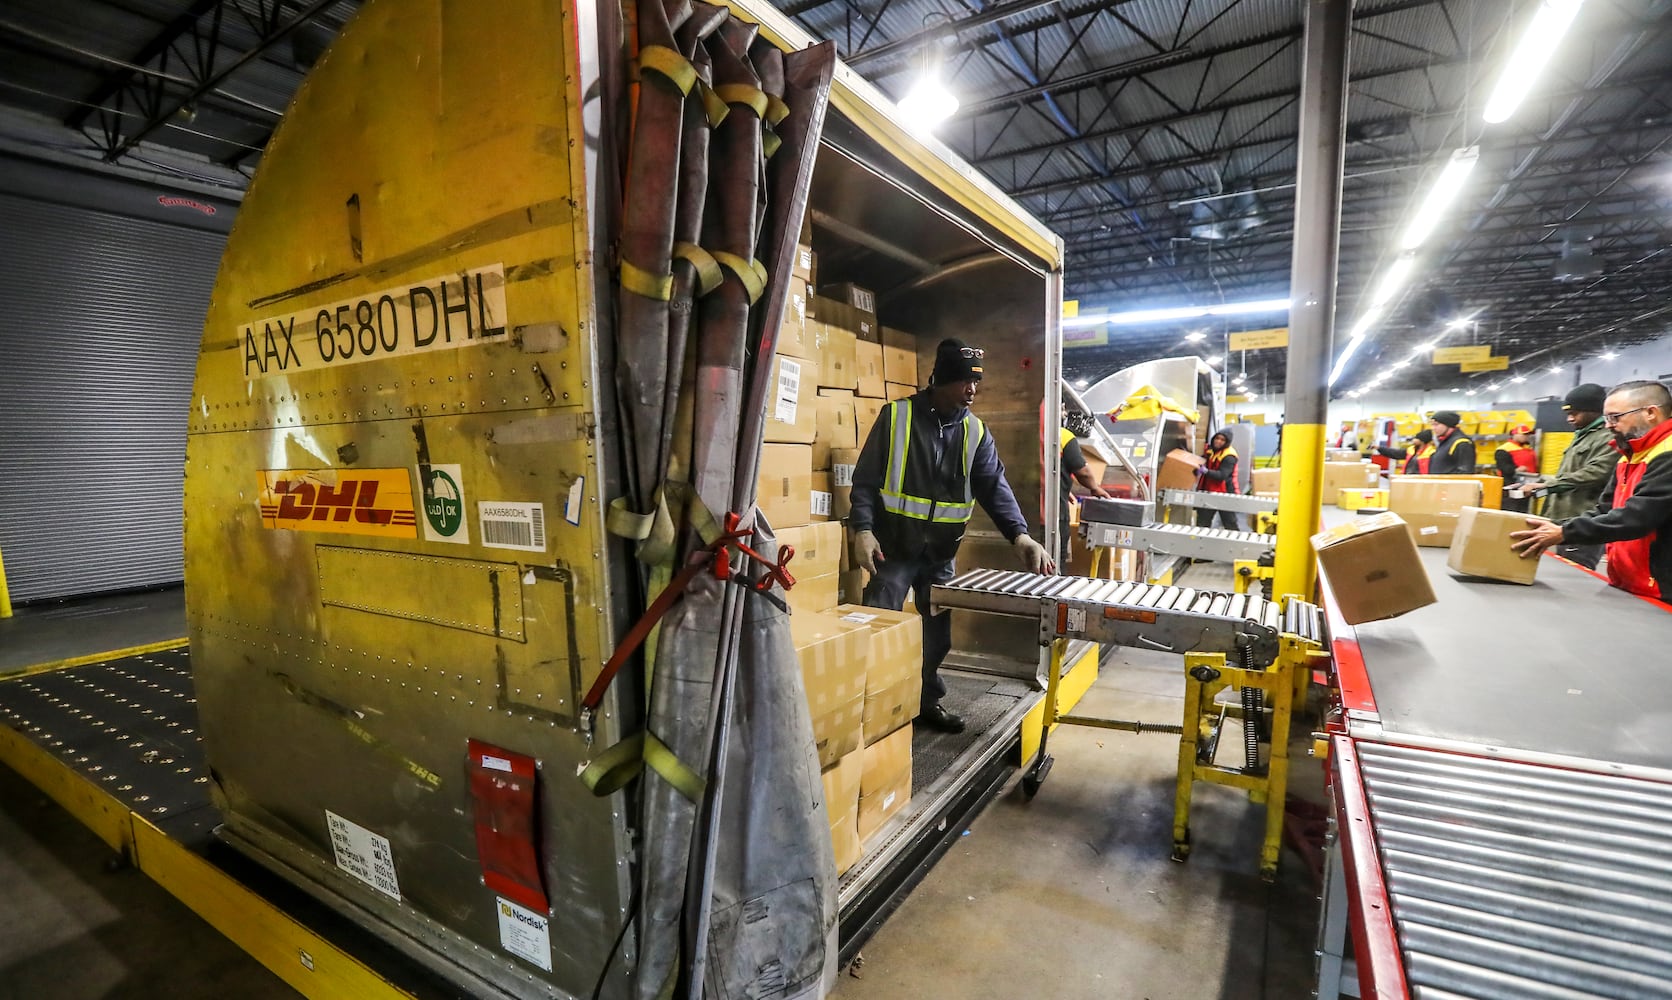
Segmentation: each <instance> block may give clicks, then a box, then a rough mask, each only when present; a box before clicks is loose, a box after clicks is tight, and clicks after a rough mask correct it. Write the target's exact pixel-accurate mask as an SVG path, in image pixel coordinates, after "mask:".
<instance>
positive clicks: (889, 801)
mask: <svg viewBox="0 0 1672 1000" xmlns="http://www.w3.org/2000/svg"><path fill="white" fill-rule="evenodd" d="M898 794H900V793H899V792H889V793H888V794H887V795H884V796H883V797H882V807H883V808H884V809H887V808H888V807H889V806H891V805H893V804H894V796H896V795H898Z"/></svg>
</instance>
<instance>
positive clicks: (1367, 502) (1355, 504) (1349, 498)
mask: <svg viewBox="0 0 1672 1000" xmlns="http://www.w3.org/2000/svg"><path fill="white" fill-rule="evenodd" d="M1335 505H1336V506H1337V507H1340V508H1341V509H1342V510H1359V509H1361V508H1364V507H1382V508H1386V507H1387V505H1388V491H1387V490H1374V489H1368V488H1364V487H1360V488H1358V489H1347V490H1342V491H1341V492H1339V493H1337V494H1336V497H1335Z"/></svg>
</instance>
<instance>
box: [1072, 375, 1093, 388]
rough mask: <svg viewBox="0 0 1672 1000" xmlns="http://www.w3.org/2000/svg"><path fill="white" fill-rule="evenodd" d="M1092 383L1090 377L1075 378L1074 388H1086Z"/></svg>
mask: <svg viewBox="0 0 1672 1000" xmlns="http://www.w3.org/2000/svg"><path fill="white" fill-rule="evenodd" d="M1090 385H1091V380H1090V379H1083V378H1081V379H1075V380H1074V388H1076V389H1084V388H1086V387H1088V386H1090Z"/></svg>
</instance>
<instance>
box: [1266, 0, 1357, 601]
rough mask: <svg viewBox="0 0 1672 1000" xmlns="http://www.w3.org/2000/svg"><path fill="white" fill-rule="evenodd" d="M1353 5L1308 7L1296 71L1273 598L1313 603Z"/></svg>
mask: <svg viewBox="0 0 1672 1000" xmlns="http://www.w3.org/2000/svg"><path fill="white" fill-rule="evenodd" d="M1352 26H1353V3H1352V0H1307V4H1306V42H1305V45H1306V50H1305V55H1304V57H1303V61H1302V63H1301V85H1300V141H1299V144H1298V151H1299V164H1298V169H1297V170H1296V176H1295V249H1294V256H1293V266H1292V268H1291V272H1290V274H1291V276H1290V279H1289V299H1290V305H1289V359H1288V360H1289V371H1288V377H1287V380H1286V381H1287V388H1286V390H1285V396H1286V398H1285V400H1284V410H1283V413H1284V416H1283V442H1282V449H1283V477H1282V481H1281V484H1280V485H1279V487H1278V488H1279V490H1280V491H1281V492H1280V494H1279V496H1280V498H1281V502H1282V511H1283V516H1282V517H1280V518H1278V521H1277V553H1276V563H1277V566H1276V570H1277V576H1276V581H1275V583H1276V587H1275V593H1276V594H1278V595H1283V594H1298V595H1300V597H1301V598H1303V599H1305V600H1311V599H1312V593H1313V590H1314V587H1315V586H1316V584H1317V564H1316V563H1315V562H1314V561H1313V555H1312V543H1311V538H1312V535H1313V534H1314V533H1315V532H1317V530H1318V522H1319V512H1320V505H1321V504H1322V501H1323V495H1322V493H1323V490H1322V485H1323V484H1322V480H1323V475H1324V419H1325V415H1326V414H1327V412H1328V410H1329V372H1330V355H1331V353H1332V349H1333V339H1334V337H1333V334H1334V330H1335V278H1336V262H1337V257H1338V256H1339V251H1340V240H1341V171H1342V163H1343V160H1344V157H1345V155H1346V127H1347V50H1348V39H1349V37H1350V36H1351V34H1352Z"/></svg>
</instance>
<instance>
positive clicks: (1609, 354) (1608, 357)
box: [1602, 351, 1620, 361]
mask: <svg viewBox="0 0 1672 1000" xmlns="http://www.w3.org/2000/svg"><path fill="white" fill-rule="evenodd" d="M1619 356H1620V355H1619V353H1618V352H1616V351H1603V352H1602V360H1604V361H1613V360H1614V359H1615V358H1617V357H1619Z"/></svg>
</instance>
